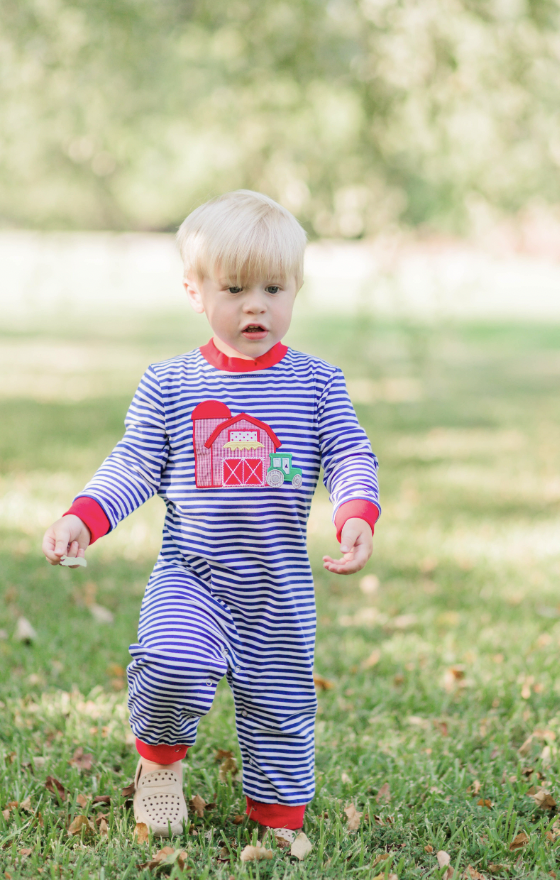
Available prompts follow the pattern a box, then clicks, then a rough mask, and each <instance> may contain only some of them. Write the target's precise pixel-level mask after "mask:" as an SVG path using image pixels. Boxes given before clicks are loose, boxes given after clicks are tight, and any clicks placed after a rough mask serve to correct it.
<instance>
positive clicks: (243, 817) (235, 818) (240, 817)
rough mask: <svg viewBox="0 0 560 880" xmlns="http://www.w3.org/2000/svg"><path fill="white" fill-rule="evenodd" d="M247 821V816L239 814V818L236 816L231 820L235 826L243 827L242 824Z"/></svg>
mask: <svg viewBox="0 0 560 880" xmlns="http://www.w3.org/2000/svg"><path fill="white" fill-rule="evenodd" d="M244 820H245V816H244V815H242V813H238V814H237V816H234V817H233V819H232V820H231V821H232V822H233V824H234V825H241V823H242V822H243V821H244Z"/></svg>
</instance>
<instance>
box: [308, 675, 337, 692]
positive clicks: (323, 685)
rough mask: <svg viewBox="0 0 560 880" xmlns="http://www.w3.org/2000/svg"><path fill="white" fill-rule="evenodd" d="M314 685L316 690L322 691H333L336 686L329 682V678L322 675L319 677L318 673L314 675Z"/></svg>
mask: <svg viewBox="0 0 560 880" xmlns="http://www.w3.org/2000/svg"><path fill="white" fill-rule="evenodd" d="M313 684H314V685H315V687H316V688H319V690H321V691H332V689H333V687H334V684H333V683H332V681H329V680H328V678H324V677H323V676H322V675H319V674H318V673H317V672H314V673H313Z"/></svg>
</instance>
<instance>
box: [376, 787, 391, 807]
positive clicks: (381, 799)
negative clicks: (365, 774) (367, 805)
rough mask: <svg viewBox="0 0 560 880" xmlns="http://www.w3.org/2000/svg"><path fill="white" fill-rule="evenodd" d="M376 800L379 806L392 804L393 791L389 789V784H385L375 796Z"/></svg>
mask: <svg viewBox="0 0 560 880" xmlns="http://www.w3.org/2000/svg"><path fill="white" fill-rule="evenodd" d="M375 800H376V802H377V803H378V804H380V803H384V804H389V803H390V802H391V789H390V788H389V783H388V782H385V783H384V784H383V785H382V786H381V788H380V789H379V791H378V792H377V794H376V795H375Z"/></svg>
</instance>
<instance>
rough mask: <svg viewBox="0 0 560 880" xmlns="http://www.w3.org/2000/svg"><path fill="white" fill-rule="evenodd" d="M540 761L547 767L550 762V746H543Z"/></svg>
mask: <svg viewBox="0 0 560 880" xmlns="http://www.w3.org/2000/svg"><path fill="white" fill-rule="evenodd" d="M541 761H542V764H543V767H548V766H550V764H552V749H551V748H550V746H545V747H544V749H543V750H542V752H541Z"/></svg>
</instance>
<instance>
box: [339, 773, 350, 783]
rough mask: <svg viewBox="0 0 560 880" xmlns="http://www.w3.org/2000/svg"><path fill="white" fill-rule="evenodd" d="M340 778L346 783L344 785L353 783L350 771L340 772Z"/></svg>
mask: <svg viewBox="0 0 560 880" xmlns="http://www.w3.org/2000/svg"><path fill="white" fill-rule="evenodd" d="M340 779H341V781H342V782H343V783H344V785H352V780H351V779H350V777H349V776H348V773H346V772H344V773H341V774H340Z"/></svg>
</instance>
